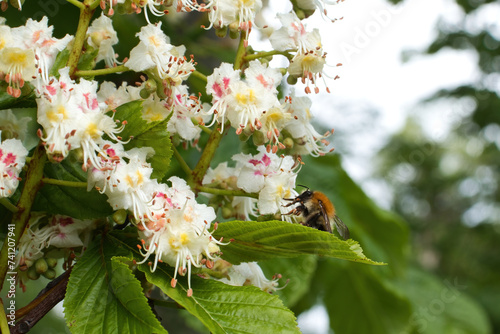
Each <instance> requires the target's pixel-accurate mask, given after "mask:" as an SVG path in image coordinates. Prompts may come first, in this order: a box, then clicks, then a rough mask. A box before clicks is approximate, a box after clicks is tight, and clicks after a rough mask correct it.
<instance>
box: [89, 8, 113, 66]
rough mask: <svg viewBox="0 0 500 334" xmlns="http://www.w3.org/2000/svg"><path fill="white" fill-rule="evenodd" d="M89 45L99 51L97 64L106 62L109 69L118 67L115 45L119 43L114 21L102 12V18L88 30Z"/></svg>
mask: <svg viewBox="0 0 500 334" xmlns="http://www.w3.org/2000/svg"><path fill="white" fill-rule="evenodd" d="M87 36H88V37H87V43H88V44H89V45H90V46H92V47H93V48H94V49H99V53H98V54H97V58H96V60H95V61H96V62H99V61H101V60H104V63H105V64H106V66H108V67H113V66H115V65H116V63H117V60H116V55H115V51H114V50H113V45H115V44H116V43H118V37H117V35H116V31H115V29H114V28H113V23H112V20H111V19H110V18H109V17H107V16H106V15H104V12H101V16H100V17H99V18H97V19H95V20H94V21H92V24H91V25H90V27H89V28H88V29H87Z"/></svg>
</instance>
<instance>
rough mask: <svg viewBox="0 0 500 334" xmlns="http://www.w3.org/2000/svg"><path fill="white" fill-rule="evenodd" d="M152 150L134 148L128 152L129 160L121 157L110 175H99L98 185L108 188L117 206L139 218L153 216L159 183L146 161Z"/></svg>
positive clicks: (112, 201)
mask: <svg viewBox="0 0 500 334" xmlns="http://www.w3.org/2000/svg"><path fill="white" fill-rule="evenodd" d="M151 151H152V149H151V148H149V147H148V148H136V149H133V150H130V151H128V152H126V156H127V157H128V159H129V161H128V162H126V161H125V160H124V159H121V161H120V162H119V163H117V164H116V167H115V169H114V170H113V171H112V173H111V175H110V177H108V178H105V179H104V180H100V178H98V177H96V178H95V181H97V182H96V186H97V187H99V188H100V189H105V190H104V192H105V193H106V195H107V196H108V202H109V204H111V206H112V207H113V209H114V210H119V209H125V210H130V211H132V212H133V214H134V217H135V218H136V219H137V220H144V219H146V218H149V219H151V218H152V212H151V210H152V204H151V201H152V199H153V196H154V189H155V187H156V185H157V184H158V183H157V182H156V180H152V179H151V178H150V177H151V173H152V172H153V169H152V168H151V165H150V164H149V163H147V162H146V156H147V155H150V154H151Z"/></svg>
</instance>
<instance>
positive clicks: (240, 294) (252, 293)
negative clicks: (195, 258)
mask: <svg viewBox="0 0 500 334" xmlns="http://www.w3.org/2000/svg"><path fill="white" fill-rule="evenodd" d="M139 270H141V271H143V272H144V273H145V275H146V279H147V280H148V281H149V282H150V283H153V284H154V285H156V286H158V287H159V288H160V289H161V290H162V291H163V292H164V293H165V294H167V296H169V297H170V298H172V299H173V300H175V301H176V302H177V303H178V304H179V305H181V306H183V307H184V308H185V309H186V310H187V311H188V312H190V313H191V314H193V315H194V316H196V317H197V318H198V319H199V320H200V321H201V322H202V323H203V324H204V325H205V326H206V327H207V328H208V329H209V330H210V332H211V333H214V334H219V333H256V334H260V333H300V331H299V329H298V328H297V323H296V319H295V316H294V315H293V313H292V312H291V311H290V310H289V309H287V308H286V307H284V306H283V303H282V302H281V300H280V299H279V298H278V297H277V296H273V295H271V294H269V293H267V292H264V291H262V290H260V289H258V288H256V287H254V286H231V285H227V284H224V283H222V282H218V281H214V280H207V279H202V278H199V277H196V276H193V277H192V282H191V287H192V289H193V291H194V292H193V295H192V296H191V297H188V296H187V289H188V288H187V284H186V280H185V279H179V281H178V282H177V285H176V287H175V288H172V287H171V285H170V281H171V279H172V278H173V275H172V271H173V270H172V268H170V267H167V266H166V265H164V264H159V265H158V267H157V268H156V271H155V272H153V273H152V272H151V271H150V267H149V266H147V265H145V264H143V265H140V266H139Z"/></svg>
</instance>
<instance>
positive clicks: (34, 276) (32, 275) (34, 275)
mask: <svg viewBox="0 0 500 334" xmlns="http://www.w3.org/2000/svg"><path fill="white" fill-rule="evenodd" d="M28 278H29V279H32V280H37V279H39V278H40V274H39V273H37V272H36V269H35V267H31V268H29V269H28Z"/></svg>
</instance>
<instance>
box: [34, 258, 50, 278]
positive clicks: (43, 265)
mask: <svg viewBox="0 0 500 334" xmlns="http://www.w3.org/2000/svg"><path fill="white" fill-rule="evenodd" d="M47 269H49V265H48V264H47V261H45V259H44V258H43V257H42V258H41V259H38V260H36V262H35V270H36V272H37V273H38V274H43V273H44V272H46V271H47Z"/></svg>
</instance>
